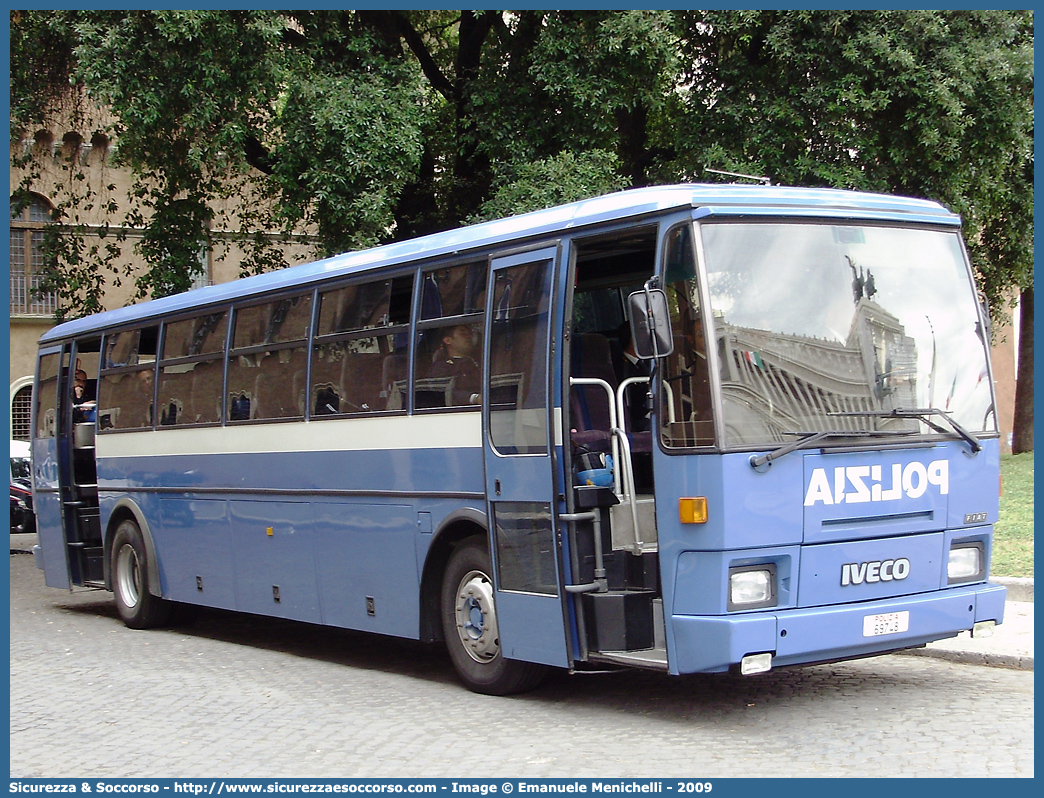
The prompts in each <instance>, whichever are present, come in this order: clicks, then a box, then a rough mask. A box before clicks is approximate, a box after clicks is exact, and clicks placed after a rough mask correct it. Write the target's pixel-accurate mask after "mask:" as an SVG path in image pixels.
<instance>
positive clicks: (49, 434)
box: [32, 346, 72, 589]
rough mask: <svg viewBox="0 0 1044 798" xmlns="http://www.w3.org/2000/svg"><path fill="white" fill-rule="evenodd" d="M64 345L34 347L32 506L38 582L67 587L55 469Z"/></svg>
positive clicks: (63, 464) (61, 462) (62, 460)
mask: <svg viewBox="0 0 1044 798" xmlns="http://www.w3.org/2000/svg"><path fill="white" fill-rule="evenodd" d="M69 350H70V347H69V346H64V347H62V346H56V347H54V348H49V349H43V350H41V351H40V355H39V358H38V360H37V364H36V370H37V371H36V395H35V397H34V399H35V401H34V403H33V419H32V432H33V449H32V460H33V508H34V510H35V511H36V534H37V540H39V546H40V555H41V557H42V558H43V563H42V565H43V572H44V582H46V584H47V585H48V586H49V587H62V588H66V589H69V588H71V587H72V582H71V581H70V579H69V562H68V552H67V550H66V547H65V531H64V517H63V513H62V497H61V479H60V476H59V475H60V474H61V472H62V470H63V468H64V469H66V470H67V469H68V462H67V458H66V457H64V456H63V455H62V452H63V449H65V447H64V446H63V441H65V440H67V437H68V433H67V432H65V431H64V429H63V428H64V427H65V426H66V425H65V424H63V423H62V420H63V409H64V404H65V403H64V402H61V401H60V397H62V396H66V395H68V391H69V379H70V376H69V362H70V358H71V355H70V351H69Z"/></svg>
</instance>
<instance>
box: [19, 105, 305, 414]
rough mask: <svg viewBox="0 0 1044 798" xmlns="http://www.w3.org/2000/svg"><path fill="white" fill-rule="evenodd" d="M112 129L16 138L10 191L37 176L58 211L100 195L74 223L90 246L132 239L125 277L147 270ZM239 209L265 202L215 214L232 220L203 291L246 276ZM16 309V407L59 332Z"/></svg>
mask: <svg viewBox="0 0 1044 798" xmlns="http://www.w3.org/2000/svg"><path fill="white" fill-rule="evenodd" d="M81 111H82V109H81ZM110 122H111V120H110V119H108V118H106V116H105V114H104V112H103V111H101V110H99V109H94V110H93V111H92V110H90V109H88V111H87V112H86V115H85V117H84V118H83V120H82V121H81V122H80V123H79V124H78V125H77V127H76V129H72V128H71V127H69V126H64V125H62V124H60V123H59V124H54V125H52V126H50V127H49V128H41V129H38V130H35V131H22V133H21V136H20V137H18V138H17V139H15V137H12V140H13V142H14V143H13V144H12V146H11V158H10V162H9V163H10V185H11V186H12V187H16V186H19V185H20V184H21V183H22V181H23V180H25V179H26V177H27V176H28V175H30V174H32V175H33V179H32V180H31V182H30V183H29V185H28V187H29V189H30V190H31V191H32V192H33V193H34V194H36V195H38V196H39V197H40V198H43V199H45V200H47V202H48V203H49V204H50V205H51V207H54V206H55V205H56V204H58V203H61V202H63V201H65V200H66V199H67V198H68V197H70V196H71V195H72V194H73V193H82V191H83V188H84V186H89V187H90V188H91V190H93V191H94V192H95V197H94V199H93V201H92V202H91V203H90V205H89V206H88V205H84V206H81V207H80V208H79V209H78V211H77V213H78V218H76V219H75V220H73V221H75V222H76V223H77V224H80V225H84V226H85V227H84V229H86V230H87V231H88V232H87V233H86V237H88V238H92V239H94V240H92V241H88V242H86V243H87V244H88V245H90V244H94V243H98V244H101V245H104V244H105V243H106V242H105V241H104V240H103V239H102V238H101V237H100V235H99V234H100V231H101V230H103V229H106V227H107V228H108V229H110V230H111V229H113V228H119V229H122V230H123V231H124V232H125V233H126V234H127V240H126V241H124V242H122V243H121V244H120V247H121V249H122V254H121V257H120V259H119V261H118V262H117V263H116V264H114V265H115V266H116V271H117V273H126V272H127V271H129V272H130V273H131V274H133V273H134V272H135V271H137V270H139V269H140V268H142V267H143V265H144V262H143V260H142V259H141V257H140V256H138V254H137V253H136V252H135V251H134V250H135V248H134V244H135V243H136V241H137V240H138V239H139V238H140V235H141V231H140V230H136V229H133V228H131V227H128V226H127V225H126V223H125V219H124V214H125V213H126V212H127V210H128V209H129V208H130V204H131V203H130V198H129V192H130V190H131V185H132V175H131V173H130V170H128V169H126V168H122V167H119V166H117V165H115V160H114V158H115V154H116V148H117V146H118V142H115V141H113V140H111V139H110V138H109V137H108V136H107V135H106V134H105V133H104V132H102V131H104V130H105V129H107V127H108V125H109V123H110ZM25 156H32V159H31V162H30V164H29V165H28V167H27V168H23V167H21V166H19V163H18V162H19V161H20V160H22V159H23V158H24V157H25ZM236 202H241V203H244V204H251V203H256V202H258V199H257V198H256V197H252V196H239V197H237V198H236V199H235V200H233V201H232V202H231V203H230V204H226V205H224V206H221V207H216V208H215V211H216V213H215V218H216V219H224V220H225V221H224V222H223V223H221V224H223V227H222V228H221V229H213V230H211V231H210V240H209V242H208V245H206V246H203V247H202V248H201V262H205V265H206V275H205V277H204V278H203V280H202V281H201V284H209V283H223V282H228V281H231V280H235V279H237V278H238V277H239V274H240V267H241V265H242V262H243V260H244V258H245V252H244V250H243V248H242V247H241V246H239V245H238V244H237V243H235V240H234V239H235V238H236V237H237V236H238V235H239V234H241V233H243V232H251V231H249V230H242V229H240V226H239V223H238V221H237V218H236V213H235V210H236V205H235V203H236ZM110 203H115V205H116V208H117V210H115V212H110V211H109V210H108V206H109V205H110ZM110 240H111V239H110ZM314 240H315V239H314V236H312V235H310V231H308V230H302V231H298V234H297V235H296V236H295V237H294V239H293V240H292V242H290V243H280V244H279V246H280V248H281V249H282V251H283V255H284V258H285V259H286V260H287V262H288V263H290V264H293V263H299V262H304V261H307V260H310V259H312V258H313V257H314V256H313V251H314ZM119 282H120V284H117V281H116V279H115V274H111V273H110V274H107V275H106V285H105V293H104V304H105V307H106V308H108V309H111V308H117V307H122V306H124V305H127V304H129V303H130V302H132V301H133V294H134V289H135V286H134V280H133V277H129V278H128V277H126V276H124V277H123V279H122V280H120V281H119ZM11 310H12V312H11V320H10V327H9V337H10V347H11V360H10V383H11V400H12V402H14V398H15V395H16V394H17V392H18V391H19V389H21V388H23V387H24V386H25V385H26V384H29V383H31V382H32V374H33V369H34V366H35V357H36V346H37V341H38V340H39V338H40V336H41V335H42V334H43V333H44V332H46V331H47V330H49V329H50V328H51V327H52V326H53V325H54V321H53V317H52V316H51V315H50V314H47V315H38V314H35V315H26V314H22V313H16V312H15V306H14V302H12V309H11ZM13 420H14V419H13V418H12V421H13Z"/></svg>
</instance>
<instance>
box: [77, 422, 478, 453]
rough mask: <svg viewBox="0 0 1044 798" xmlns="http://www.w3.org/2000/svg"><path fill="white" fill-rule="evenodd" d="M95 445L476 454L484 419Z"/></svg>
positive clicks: (321, 425)
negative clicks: (469, 451) (473, 451)
mask: <svg viewBox="0 0 1044 798" xmlns="http://www.w3.org/2000/svg"><path fill="white" fill-rule="evenodd" d="M96 446H97V454H98V457H99V458H105V457H167V456H171V455H205V454H251V453H258V452H326V451H380V450H386V449H387V450H402V449H470V448H474V449H477V448H479V447H481V446H482V418H481V416H480V414H478V413H447V414H445V415H435V414H430V415H417V416H388V417H370V418H346V419H323V420H317V421H309V422H304V421H300V420H294V421H288V422H286V423H271V424H233V425H229V426H227V427H189V428H183V429H159V430H155V431H153V430H142V431H141V432H116V433H109V434H105V433H102V434H100V435H98V436H97V439H96Z"/></svg>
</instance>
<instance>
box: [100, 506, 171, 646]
mask: <svg viewBox="0 0 1044 798" xmlns="http://www.w3.org/2000/svg"><path fill="white" fill-rule="evenodd" d="M148 562H149V561H148V552H147V551H146V549H145V540H144V538H142V535H141V530H140V529H138V525H137V524H136V523H134V522H133V521H130V520H127V521H124V522H123V523H121V524H120V525H119V526H118V527H116V534H115V535H114V536H113V539H112V561H111V563H110V566H111V570H110V573H111V574H112V592H113V595H114V596H115V598H116V610H117V612H119V614H120V618H121V619H122V620H123V622H124V623H125V624H126V625H127V626H129V627H130V628H131V629H151V628H153V627H156V626H163V625H164V624H165V623H167V622H168V621H169V620H170V616H171V604H170V602H168V601H165V600H164V599H162V598H160V597H159V596H154V595H152V593H150V592H149V568H148Z"/></svg>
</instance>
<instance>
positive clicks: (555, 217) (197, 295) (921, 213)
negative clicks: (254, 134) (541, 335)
mask: <svg viewBox="0 0 1044 798" xmlns="http://www.w3.org/2000/svg"><path fill="white" fill-rule="evenodd" d="M685 207H691V208H694V209H695V208H699V209H701V211H702V213H701V215H712V214H713V215H716V214H727V215H757V216H768V215H772V216H790V215H801V216H817V215H818V216H828V217H831V218H836V219H853V218H854V219H859V220H871V219H884V220H889V221H906V222H913V223H918V222H919V223H928V224H943V225H948V226H957V225H959V224H960V219H959V217H957V216H956V215H954V214H952V213H950V212H949V211H947V210H946V209H945V208H944V207H943V206H942V205H940V204H938V203H936V202H931V201H928V200H919V199H912V198H907V197H893V196H888V195H883V194H868V193H861V192H853V191H842V190H839V189H811V188H792V187H785V186H761V185H737V184H688V185H675V186H656V187H649V188H639V189H630V190H628V191H621V192H617V193H615V194H607V195H605V196H602V197H595V198H593V199H588V200H581V201H579V202H574V203H570V204H568V205H560V206H557V207H554V208H548V209H546V210H540V211H533V212H531V213H526V214H521V215H519V216H511V217H508V218H505V219H498V220H495V221H491V222H482V223H480V224H475V225H470V226H467V227H459V228H456V229H453V230H447V231H445V232H442V233H433V234H431V235H427V236H422V237H420V238H414V239H409V240H407V241H400V242H396V243H392V244H385V245H383V246H379V247H373V248H371V249H365V250H359V251H355V252H346V253H344V254H341V255H335V256H333V257H330V258H324V259H322V260H316V261H313V262H311V263H305V264H301V265H299V266H291V267H289V268H286V269H280V270H278V271H275V272H269V273H266V274H262V275H257V276H254V277H246V278H242V279H239V280H233V281H231V282H228V283H221V284H219V285H214V286H208V287H206V288H200V289H197V290H194V291H187V292H184V293H181V294H176V295H174V296H169V297H164V298H162V299H155V300H151V301H147V302H142V303H139V304H136V305H130V306H127V307H123V308H118V309H116V310H110V311H106V312H103V313H98V314H95V315H93V316H87V317H85V318H82V319H75V320H73V321H69V322H65V323H64V324H60V325H58V326H56V327H54V328H52V329H51V330H48V331H47V332H46V333H44V334H43V335H42V336H41V337H40V343H41V344H46V343H49V342H55V341H61V340H65V339H67V338H73V337H76V336H79V335H82V334H85V333H90V332H94V331H101V330H105V329H108V328H110V327H119V326H123V325H126V324H131V323H133V322H136V321H139V320H141V321H143V320H148V319H152V318H160V317H164V316H167V315H171V314H178V313H182V312H187V311H190V310H192V309H193V308H201V307H205V306H208V305H221V304H224V303H228V302H232V301H235V300H239V299H244V298H249V297H251V296H254V295H259V294H265V293H268V292H273V291H281V290H284V289H289V288H293V287H295V286H300V287H304V286H307V285H309V284H312V283H315V282H319V281H325V280H328V279H331V278H334V279H336V278H340V277H346V276H350V275H352V274H356V273H361V272H365V271H367V270H369V269H372V268H375V267H377V266H383V267H387V266H395V265H402V264H408V263H410V262H414V261H417V260H420V259H433V258H440V257H447V256H453V255H457V254H461V255H464V254H466V253H467V252H470V251H480V250H483V249H489V248H491V247H496V246H502V245H505V244H508V243H510V242H516V241H518V242H521V241H523V240H526V239H530V238H534V237H538V236H548V235H553V234H555V233H556V232H565V231H569V232H573V231H576V230H579V229H582V228H585V227H590V226H593V225H598V224H604V223H607V222H613V221H623V220H626V219H628V218H640V217H643V216H650V215H653V214H657V213H663V212H666V211H669V210H672V209H681V208H685Z"/></svg>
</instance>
